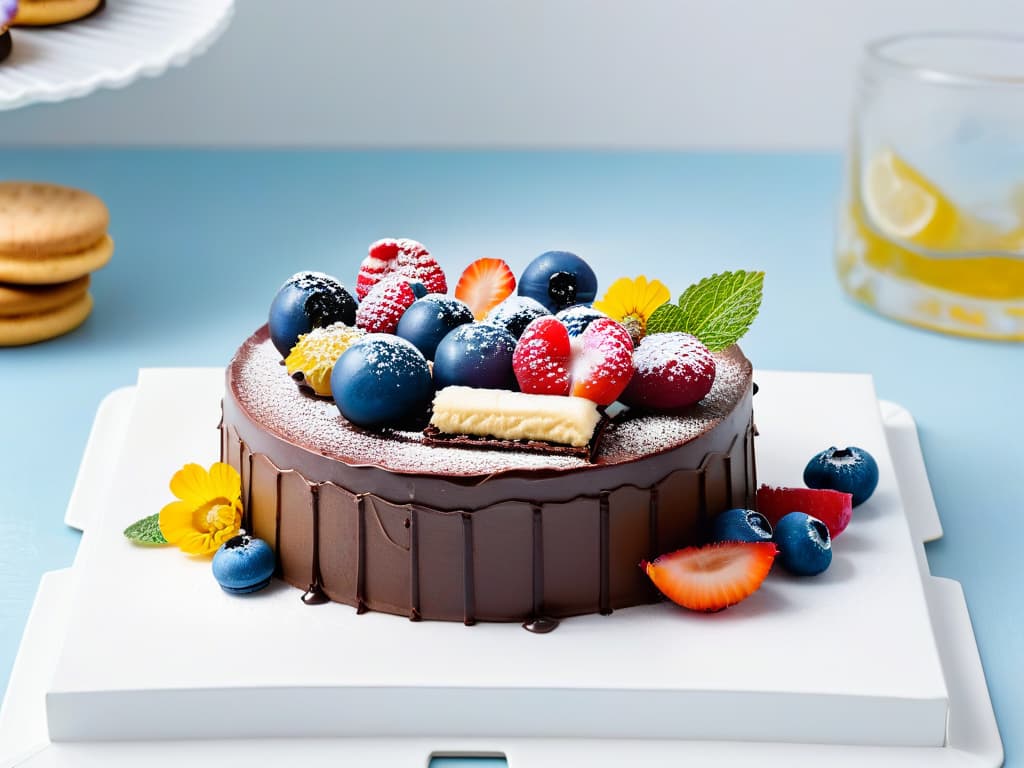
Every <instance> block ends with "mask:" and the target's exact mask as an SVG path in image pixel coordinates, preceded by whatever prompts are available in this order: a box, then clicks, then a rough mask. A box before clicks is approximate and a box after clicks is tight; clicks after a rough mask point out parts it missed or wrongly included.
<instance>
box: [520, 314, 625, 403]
mask: <svg viewBox="0 0 1024 768" xmlns="http://www.w3.org/2000/svg"><path fill="white" fill-rule="evenodd" d="M512 369H513V370H514V371H515V374H516V381H518V382H519V388H520V389H521V390H522V391H523V392H526V393H527V394H531V395H573V396H574V397H585V398H587V399H588V400H592V401H593V402H595V403H597V404H598V405H610V404H611V403H614V402H615V400H616V399H617V398H618V396H619V395H621V394H622V390H624V389H625V388H626V385H627V384H628V383H629V379H630V377H631V376H632V375H633V342H632V340H631V339H630V338H629V333H628V332H627V331H626V329H625V328H623V327H622V326H621V325H619V324H618V323H617V322H615V321H614V320H612V319H611V318H607V317H603V318H600V319H598V320H595V321H594V322H592V323H591V324H590V325H588V326H587V329H586V330H585V331H583V333H581V334H580V335H579V336H573V337H570V336H569V329H568V328H567V327H566V326H565V324H564V323H562V321H561V320H559V319H558V318H556V317H552V316H550V315H548V316H544V317H538V318H537V319H536V320H534V321H533V322H531V323H530V324H529V325H528V326H526V329H525V330H524V331H523V335H522V336H520V337H519V342H518V343H517V344H516V349H515V352H514V353H513V355H512Z"/></svg>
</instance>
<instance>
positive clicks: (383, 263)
mask: <svg viewBox="0 0 1024 768" xmlns="http://www.w3.org/2000/svg"><path fill="white" fill-rule="evenodd" d="M398 242H399V241H398V240H395V239H394V238H392V237H386V238H384V239H383V240H378V241H377V242H375V243H371V244H370V253H369V255H368V256H367V257H366V258H365V259H363V263H362V264H360V265H359V276H358V277H357V278H356V296H358V297H359V300H360V301H362V300H363V299H365V298H366V294H368V293H369V292H370V289H371V288H373V286H375V285H376V284H377V283H379V282H380V281H381V279H382V278H383V277H384V276H385V275H389V274H391V273H392V272H394V270H395V262H396V261H397V260H398Z"/></svg>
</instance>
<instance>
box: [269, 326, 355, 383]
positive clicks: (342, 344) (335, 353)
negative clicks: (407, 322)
mask: <svg viewBox="0 0 1024 768" xmlns="http://www.w3.org/2000/svg"><path fill="white" fill-rule="evenodd" d="M364 335H365V334H364V332H363V331H362V330H360V329H359V328H351V327H349V326H347V325H345V324H344V323H334V324H333V325H329V326H327V327H326V328H314V329H313V330H312V331H310V332H309V333H307V334H303V335H302V336H300V337H299V341H298V343H297V344H296V345H295V346H294V347H292V351H291V352H289V353H288V357H286V358H285V359H284V365H285V369H286V370H287V371H288V375H289V376H291V377H292V378H293V379H295V381H296V382H297V383H298V385H299V386H300V387H308V388H309V389H312V390H313V391H314V392H315V393H316V394H318V395H320V396H321V397H330V396H331V372H332V371H333V370H334V363H335V362H337V360H338V358H339V357H341V353H342V352H344V351H345V350H346V349H348V348H349V347H350V346H352V345H353V344H354V343H355V342H356V341H358V340H359V339H361V338H362V337H363V336H364Z"/></svg>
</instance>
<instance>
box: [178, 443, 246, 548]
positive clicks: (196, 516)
mask: <svg viewBox="0 0 1024 768" xmlns="http://www.w3.org/2000/svg"><path fill="white" fill-rule="evenodd" d="M171 493H173V494H174V495H175V496H177V497H178V501H172V502H171V503H170V504H168V505H167V506H165V507H164V508H163V509H161V510H160V532H161V533H162V534H163V535H164V538H165V539H167V541H168V542H169V543H171V544H174V545H176V546H177V547H178V549H180V550H181V551H182V552H187V553H188V554H190V555H210V554H213V553H214V552H216V551H217V550H218V549H220V545H221V544H223V543H224V542H225V541H227V540H228V539H230V538H231V537H233V536H235V535H236V534H237V533H238V530H239V528H240V527H241V525H242V478H241V477H239V475H238V472H237V471H236V470H235V468H234V467H232V466H230V465H228V464H223V463H221V462H217V463H216V464H213V465H211V466H210V469H209V471H207V470H205V469H203V468H202V467H201V466H199V465H198V464H186V465H185V466H184V467H182V468H181V469H179V470H178V471H177V472H175V473H174V477H172V478H171Z"/></svg>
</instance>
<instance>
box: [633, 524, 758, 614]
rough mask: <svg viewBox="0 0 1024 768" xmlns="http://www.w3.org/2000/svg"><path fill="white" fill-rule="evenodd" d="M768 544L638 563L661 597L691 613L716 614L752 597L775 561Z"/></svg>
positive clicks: (690, 551)
mask: <svg viewBox="0 0 1024 768" xmlns="http://www.w3.org/2000/svg"><path fill="white" fill-rule="evenodd" d="M775 553H776V549H775V545H774V544H773V543H772V542H770V541H760V542H738V541H723V542H718V543H715V544H708V545H706V546H703V547H688V548H686V549H680V550H679V551H678V552H672V553H670V554H667V555H662V556H661V557H657V558H655V559H654V560H653V561H652V562H650V563H648V562H646V561H645V562H642V563H640V567H641V568H643V569H644V572H645V573H646V574H647V575H648V577H650V579H651V581H653V582H654V586H656V587H657V588H658V589H659V590H661V593H662V594H663V595H665V597H667V598H668V599H669V600H671V601H672V602H673V603H676V604H678V605H681V606H683V607H684V608H689V609H690V610H691V611H720V610H722V609H723V608H728V607H729V606H730V605H735V604H736V603H738V602H740V601H741V600H744V599H746V598H748V597H750V595H752V594H754V592H756V591H757V590H758V588H759V587H760V586H761V583H762V582H763V581H764V579H765V577H766V576H767V575H768V572H769V571H770V570H771V569H772V563H773V562H774V561H775Z"/></svg>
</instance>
